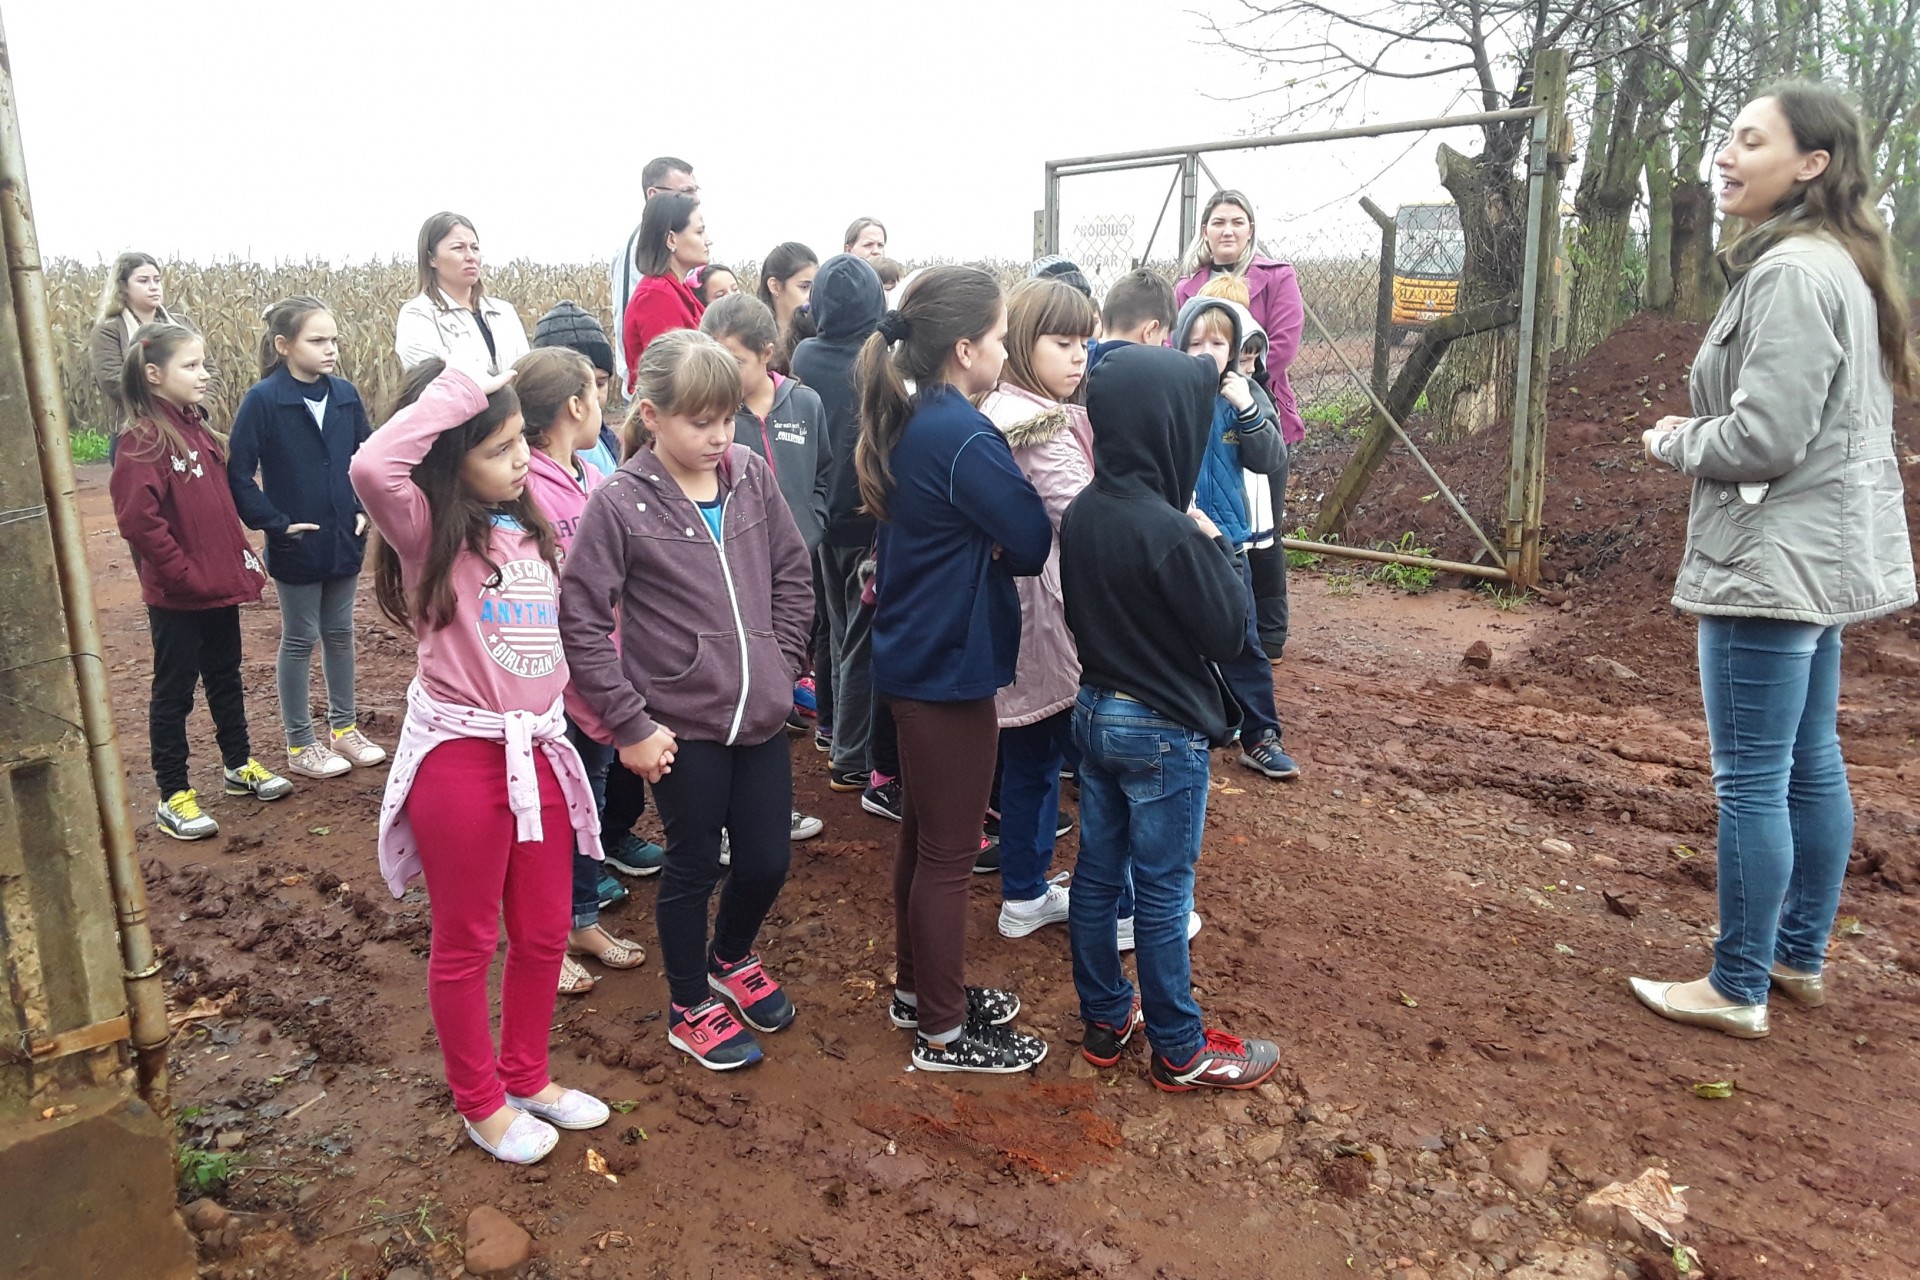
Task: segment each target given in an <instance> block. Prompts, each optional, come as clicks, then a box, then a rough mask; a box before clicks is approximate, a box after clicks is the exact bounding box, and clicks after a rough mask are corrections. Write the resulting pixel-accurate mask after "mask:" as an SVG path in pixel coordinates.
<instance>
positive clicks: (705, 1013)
mask: <svg viewBox="0 0 1920 1280" xmlns="http://www.w3.org/2000/svg"><path fill="white" fill-rule="evenodd" d="M667 1043H668V1044H671V1045H672V1046H673V1047H674V1048H676V1049H678V1050H680V1052H682V1053H685V1054H690V1055H691V1056H692V1057H693V1060H694V1061H696V1062H698V1063H699V1064H700V1065H701V1066H703V1067H705V1068H707V1069H708V1070H709V1071H732V1070H734V1069H735V1068H737V1067H748V1066H752V1065H753V1064H754V1063H756V1062H758V1061H760V1058H761V1056H762V1055H761V1053H760V1042H759V1041H758V1040H755V1039H754V1038H753V1032H751V1031H749V1030H747V1029H746V1028H745V1027H743V1026H741V1025H740V1021H739V1019H737V1018H735V1017H734V1016H733V1010H731V1009H729V1008H727V1006H726V1005H724V1004H721V1003H720V1002H719V1001H718V1000H703V1001H701V1002H700V1003H699V1004H697V1005H695V1006H693V1008H691V1009H682V1008H681V1007H680V1006H679V1005H674V1006H672V1008H671V1010H670V1011H669V1012H668V1014H667Z"/></svg>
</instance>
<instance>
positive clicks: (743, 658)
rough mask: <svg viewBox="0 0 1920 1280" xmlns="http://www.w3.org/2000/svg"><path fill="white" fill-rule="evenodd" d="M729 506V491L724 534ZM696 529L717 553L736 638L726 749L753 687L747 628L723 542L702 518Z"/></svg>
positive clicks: (724, 500)
mask: <svg viewBox="0 0 1920 1280" xmlns="http://www.w3.org/2000/svg"><path fill="white" fill-rule="evenodd" d="M732 504H733V490H731V489H729V490H727V496H726V497H724V498H722V499H721V500H720V528H721V529H722V530H725V529H726V527H727V508H728V507H729V506H731V505H732ZM693 514H694V515H696V516H699V515H700V513H699V512H698V511H695V512H694V513H693ZM700 526H701V527H702V528H704V529H705V530H706V531H707V537H708V539H709V540H710V541H711V542H712V543H713V545H714V546H715V548H717V549H718V550H719V552H720V576H721V578H723V579H724V580H725V581H726V584H727V605H728V607H729V608H731V609H732V610H733V633H734V635H736V636H738V637H739V638H740V698H739V701H737V702H735V703H734V704H733V723H732V724H731V725H729V726H728V727H727V741H726V745H727V746H729V747H730V746H732V745H733V740H734V739H735V738H737V737H739V736H740V721H741V720H743V719H745V717H746V714H747V693H748V691H749V690H750V689H751V687H752V684H753V677H752V675H751V674H750V673H749V671H748V669H747V624H746V622H745V621H744V620H743V619H742V618H741V617H740V596H739V593H738V592H736V591H735V590H734V589H733V566H732V565H730V564H728V563H727V544H726V540H725V539H724V538H722V537H719V536H718V535H716V534H715V533H714V531H713V526H712V525H710V524H708V523H707V522H706V518H705V517H701V518H700Z"/></svg>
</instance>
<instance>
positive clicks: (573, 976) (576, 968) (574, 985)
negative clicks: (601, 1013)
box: [560, 956, 594, 996]
mask: <svg viewBox="0 0 1920 1280" xmlns="http://www.w3.org/2000/svg"><path fill="white" fill-rule="evenodd" d="M593 983H594V977H593V975H592V974H590V973H588V972H587V969H586V966H585V965H583V964H581V963H580V962H579V961H578V960H575V959H574V958H573V957H572V956H568V957H566V958H565V959H563V960H562V961H561V962H560V994H561V995H563V996H583V995H585V994H587V992H589V991H591V990H593Z"/></svg>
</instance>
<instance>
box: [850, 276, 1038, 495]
mask: <svg viewBox="0 0 1920 1280" xmlns="http://www.w3.org/2000/svg"><path fill="white" fill-rule="evenodd" d="M1004 301H1005V300H1004V298H1003V297H1002V296H1001V293H1000V282H999V281H997V280H995V279H994V278H993V277H992V276H990V275H988V274H987V273H986V272H984V271H982V270H980V269H979V268H978V267H960V266H944V267H933V268H931V269H929V270H927V271H926V272H924V273H923V274H922V275H921V276H920V277H919V278H918V279H916V280H915V281H914V282H913V284H912V285H911V286H910V287H909V288H908V290H907V293H906V296H905V297H904V298H903V299H902V300H901V303H900V307H899V309H898V310H896V311H889V312H887V314H886V316H885V318H883V319H882V320H881V321H880V328H879V329H878V330H876V331H875V332H874V334H873V336H871V337H869V338H868V339H867V342H866V345H865V346H863V347H861V348H860V358H859V360H858V362H857V363H855V365H854V368H853V384H854V388H855V389H856V390H857V391H858V392H859V394H860V437H859V440H858V442H857V443H856V444H855V445H854V447H853V466H854V471H855V473H856V474H857V475H858V477H859V481H860V498H861V501H862V503H863V504H864V507H865V510H866V512H867V513H868V514H869V515H871V516H873V517H874V518H875V519H879V520H885V519H887V495H888V494H889V493H891V492H892V491H893V467H892V462H891V459H892V456H893V447H894V445H896V444H898V443H899V441H900V436H901V434H902V433H903V432H904V431H905V430H906V428H907V419H908V418H910V417H912V416H913V409H914V405H915V402H916V401H917V400H918V399H919V398H920V397H922V396H924V395H926V394H927V392H928V391H930V390H932V389H934V388H936V387H939V386H943V385H945V380H946V372H947V360H948V358H949V357H950V356H952V355H953V349H954V347H955V346H957V345H958V344H959V343H960V342H961V341H963V340H965V339H969V338H974V339H977V338H980V337H982V336H984V335H985V334H986V332H987V330H989V329H991V328H992V327H993V324H994V322H995V321H996V320H998V319H999V318H1000V310H1001V307H1002V305H1003V304H1004ZM895 344H898V345H897V347H895V349H894V350H893V351H892V353H891V354H889V352H888V348H889V347H890V346H895ZM908 380H912V382H913V384H914V391H913V392H912V394H909V393H908V391H907V382H908Z"/></svg>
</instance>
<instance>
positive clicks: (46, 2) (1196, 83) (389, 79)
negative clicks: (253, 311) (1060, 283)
mask: <svg viewBox="0 0 1920 1280" xmlns="http://www.w3.org/2000/svg"><path fill="white" fill-rule="evenodd" d="M1208 2H1209V0H1194V3H1196V4H1199V5H1205V4H1206V3H1208ZM0 5H4V14H5V21H6V32H7V38H8V43H9V45H10V46H11V55H12V65H13V73H14V77H15V83H16V86H17V89H18V93H19V101H20V113H21V117H22V128H23V131H24V134H25V140H26V150H27V163H28V172H29V177H30V181H31V183H32V192H33V199H34V205H35V210H36V213H37V217H38V225H39V230H40V236H41V246H42V249H43V251H44V252H46V253H48V254H49V255H61V256H73V257H80V258H83V259H88V260H92V259H94V258H97V257H111V256H112V255H113V254H115V253H117V252H119V251H120V250H122V249H126V248H139V249H144V250H146V251H148V252H152V253H154V254H156V255H158V256H160V257H162V258H167V257H174V256H179V257H186V258H193V259H198V260H202V261H204V260H207V259H210V258H216V257H222V258H224V257H229V256H232V257H239V258H248V259H257V260H271V259H281V258H306V257H316V258H322V259H326V260H329V261H333V262H336V263H337V262H342V261H347V260H355V259H364V258H366V257H369V256H376V257H384V256H387V255H391V254H399V255H403V256H410V255H411V254H412V251H413V241H414V237H415V235H416V234H417V231H418V228H419V226H420V223H421V221H422V220H423V219H424V218H425V217H426V216H427V215H428V214H430V213H432V212H434V211H435V210H437V209H441V208H451V209H455V210H458V211H460V212H462V213H465V214H467V215H468V216H469V217H471V218H472V219H473V220H474V221H475V222H476V223H477V224H478V227H477V229H478V231H479V232H480V239H481V243H482V245H483V247H484V249H485V251H486V253H487V256H488V257H489V258H490V259H492V260H494V261H504V260H506V259H511V258H515V257H522V256H525V257H530V258H534V259H537V260H541V261H547V262H560V261H583V260H589V259H601V258H604V257H606V256H607V255H609V254H610V253H611V252H612V251H613V250H615V249H616V248H618V247H619V245H620V244H621V243H622V242H623V241H624V239H625V237H626V235H627V233H628V231H630V230H631V228H632V227H633V225H634V223H635V222H636V221H637V218H638V213H639V207H640V185H639V168H640V166H641V164H643V163H644V162H645V161H646V160H647V159H648V158H649V157H651V156H654V155H658V154H662V153H668V154H674V155H680V156H684V157H686V158H687V159H689V160H691V161H693V162H694V164H695V166H696V172H697V176H698V178H699V181H700V183H701V186H702V189H703V205H704V211H705V213H706V216H707V225H708V228H709V230H710V231H711V233H712V235H713V237H714V242H715V258H716V260H719V261H730V262H744V261H750V260H757V259H758V258H760V257H761V256H763V255H764V254H765V253H766V251H767V250H768V249H770V248H771V247H772V246H773V245H774V244H775V243H777V242H779V241H781V240H786V239H799V240H803V241H805V242H806V243H808V244H810V245H811V246H812V247H813V248H814V249H815V250H817V251H818V252H819V253H820V255H821V256H822V257H823V258H824V257H825V256H826V255H827V254H829V253H831V252H835V251H837V250H838V249H839V247H840V243H839V242H840V236H841V232H842V231H843V230H844V229H845V226H846V224H847V223H848V222H849V221H850V220H851V219H852V218H853V217H855V216H856V215H862V214H870V215H872V216H875V217H878V218H880V219H881V220H882V221H884V222H885V223H886V224H887V225H888V227H889V229H890V231H891V243H890V246H889V249H890V252H892V253H893V255H894V256H896V257H900V258H907V259H912V258H928V257H936V256H939V257H953V258H968V257H978V256H993V257H1021V258H1023V257H1026V256H1027V254H1028V252H1029V249H1030V241H1031V234H1032V221H1033V211H1034V209H1036V208H1037V207H1038V206H1039V204H1040V200H1041V186H1042V182H1041V178H1042V165H1043V162H1044V161H1046V160H1047V159H1049V158H1057V157H1061V156H1072V155H1085V154H1090V153H1095V152H1104V151H1117V150H1133V149H1138V148H1142V147H1148V146H1158V145H1163V144H1169V143H1185V142H1192V141H1201V140H1207V139H1213V138H1222V137H1229V136H1233V135H1236V134H1244V133H1246V132H1248V131H1249V130H1251V129H1253V128H1255V127H1256V126H1258V125H1259V124H1260V123H1261V122H1262V116H1263V115H1264V114H1265V111H1266V109H1263V108H1260V107H1256V106H1248V105H1237V104H1232V103H1224V102H1219V101H1215V100H1211V99H1210V98H1209V96H1208V94H1209V93H1212V94H1225V93H1232V92H1235V91H1237V90H1242V89H1244V88H1246V87H1247V86H1248V85H1249V84H1250V83H1251V71H1250V69H1249V68H1247V67H1246V66H1245V65H1244V64H1242V63H1240V62H1239V61H1238V60H1237V59H1236V58H1235V57H1234V56H1233V55H1231V54H1227V53H1224V52H1221V51H1219V50H1217V49H1214V48H1211V47H1209V46H1207V45H1206V44H1205V43H1204V40H1205V36H1204V32H1203V29H1202V25H1201V23H1200V21H1199V20H1198V19H1197V18H1195V17H1194V16H1193V15H1192V14H1190V13H1188V12H1187V11H1186V10H1185V8H1184V7H1183V6H1182V5H1181V4H1179V3H1177V2H1176V3H1168V2H1167V0H1157V2H1153V0H1147V2H1143V0H1123V2H1108V3H1101V2H1095V0H1081V2H1075V3H1067V2H1064V0H972V2H971V3H967V2H965V0H962V2H960V3H942V4H926V3H906V4H887V3H880V2H878V0H869V2H868V3H862V4H853V3H841V2H839V0H824V2H815V3H800V2H789V3H765V2H763V0H719V2H718V3H681V4H675V5H661V4H657V3H634V2H633V0H536V2H534V3H527V2H526V0H520V2H518V3H494V2H483V0H475V2H472V3H465V4H462V3H443V2H438V0H436V2H434V3H424V2H422V0H380V2H372V0H336V2H335V3H331V4H327V5H314V4H285V5H282V4H262V3H259V2H258V0H254V2H252V3H238V2H235V0H186V2H185V3H178V4H174V5H171V6H163V7H161V8H155V7H154V6H153V5H152V4H151V3H141V4H133V3H126V2H124V0H87V2H86V3H79V2H75V0H65V2H56V0H0ZM1215 7H1216V8H1224V7H1225V6H1224V3H1221V4H1216V6H1215ZM1437 96H1438V100H1437V101H1436V100H1435V97H1436V95H1435V94H1434V93H1433V92H1432V91H1431V89H1430V87H1424V86H1423V87H1422V88H1421V89H1418V90H1415V91H1411V92H1409V94H1408V96H1407V97H1406V98H1405V99H1404V101H1405V103H1406V108H1405V109H1404V110H1398V111H1395V112H1393V113H1392V114H1399V115H1413V114H1427V113H1428V112H1429V111H1431V110H1433V109H1437V108H1443V107H1445V106H1446V105H1447V100H1448V98H1449V94H1439V95H1437ZM1396 105H1397V104H1396ZM1458 109H1459V110H1466V109H1468V108H1467V107H1466V106H1464V105H1462V106H1460V107H1459V108H1458ZM1451 140H1452V141H1453V142H1454V144H1455V145H1456V146H1460V147H1463V148H1469V147H1470V146H1471V144H1472V142H1473V139H1472V136H1471V135H1470V134H1462V135H1456V136H1454V137H1453V138H1452V139H1451ZM1413 141H1414V140H1413V139H1408V138H1403V139H1397V140H1392V141H1391V142H1390V143H1377V144H1365V145H1357V146H1356V145H1351V144H1348V145H1342V146H1339V147H1319V148H1314V149H1313V150H1312V152H1311V153H1310V154H1309V153H1308V152H1307V149H1305V148H1295V149H1289V151H1288V152H1286V153H1284V154H1283V153H1273V154H1270V155H1267V156H1263V157H1259V158H1257V159H1255V158H1251V157H1245V156H1241V157H1232V156H1229V157H1219V158H1215V159H1214V161H1213V167H1214V169H1215V171H1216V172H1217V173H1218V174H1219V176H1220V180H1221V182H1222V183H1224V184H1226V185H1240V186H1244V187H1246V188H1247V190H1248V191H1249V194H1250V195H1251V196H1252V198H1253V199H1254V200H1255V201H1256V202H1257V203H1258V204H1259V205H1260V206H1261V208H1260V215H1261V231H1262V232H1263V239H1268V240H1270V241H1271V240H1274V239H1277V238H1280V236H1281V235H1282V232H1283V231H1284V229H1285V228H1286V226H1287V225H1288V220H1289V219H1291V220H1292V223H1293V225H1294V227H1295V229H1296V230H1298V231H1300V232H1301V233H1302V234H1304V232H1305V230H1306V229H1307V228H1308V227H1309V225H1310V224H1311V218H1310V217H1309V215H1310V214H1311V213H1312V211H1313V210H1315V209H1317V208H1320V207H1321V206H1323V205H1327V204H1328V203H1329V202H1331V203H1332V205H1333V206H1334V208H1335V209H1336V211H1337V215H1338V218H1339V220H1340V222H1341V224H1342V226H1345V225H1346V224H1349V223H1350V224H1352V225H1353V227H1354V228H1355V229H1356V234H1365V233H1364V230H1363V228H1364V225H1365V224H1364V219H1363V218H1362V217H1361V216H1360V215H1359V214H1358V212H1357V211H1356V210H1354V209H1353V207H1352V206H1353V200H1352V194H1351V192H1350V190H1349V189H1350V188H1358V187H1365V188H1366V189H1368V190H1370V191H1373V192H1374V194H1375V198H1376V199H1380V200H1382V203H1386V204H1389V205H1391V204H1392V203H1393V202H1395V201H1397V200H1401V199H1419V198H1433V197H1434V195H1435V194H1436V193H1437V188H1436V187H1435V185H1434V178H1433V173H1434V170H1433V165H1432V161H1431V156H1432V152H1433V141H1434V140H1433V139H1428V140H1425V141H1421V142H1419V143H1418V145H1417V146H1411V147H1410V144H1411V143H1413ZM1403 155H1404V156H1405V158H1404V159H1403V160H1402V162H1401V164H1400V165H1399V166H1398V167H1397V168H1395V169H1393V170H1392V171H1391V172H1390V174H1389V176H1388V177H1387V178H1384V179H1379V180H1376V181H1374V182H1372V184H1371V185H1369V181H1368V180H1369V179H1371V178H1372V177H1373V175H1374V174H1375V173H1377V172H1378V171H1379V170H1380V169H1381V168H1382V167H1383V166H1384V165H1387V164H1390V163H1392V161H1393V160H1394V158H1395V157H1397V156H1403ZM1169 177H1170V173H1167V172H1154V173H1149V174H1133V175H1126V176H1124V177H1118V178H1114V179H1107V180H1105V185H1104V186H1103V185H1100V184H1098V183H1093V182H1087V183H1082V184H1080V185H1079V186H1078V187H1075V186H1073V184H1069V191H1068V193H1067V199H1066V201H1065V209H1066V212H1065V213H1064V214H1063V227H1064V229H1065V230H1066V233H1067V238H1068V239H1069V241H1071V240H1072V238H1073V235H1074V229H1075V226H1076V224H1077V222H1078V221H1079V220H1081V219H1084V218H1087V217H1092V216H1096V215H1102V214H1119V213H1126V214H1131V215H1133V216H1134V217H1135V218H1136V219H1137V226H1136V229H1135V235H1136V237H1138V238H1144V235H1145V232H1146V229H1147V227H1148V225H1150V224H1151V222H1152V219H1153V215H1154V213H1155V211H1156V210H1157V208H1158V206H1159V202H1160V199H1161V196H1162V195H1163V193H1164V191H1165V188H1166V184H1167V181H1168V178H1169ZM1175 216H1176V214H1175V212H1174V211H1170V212H1169V214H1168V217H1169V218H1170V219H1171V218H1173V217H1175ZM1327 216H1332V215H1327ZM1160 243H1161V244H1162V246H1163V247H1170V245H1171V237H1170V235H1169V234H1168V233H1167V232H1165V231H1163V232H1162V240H1161V241H1160ZM1067 247H1068V248H1070V249H1071V248H1072V244H1071V243H1069V245H1068V246H1067Z"/></svg>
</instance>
